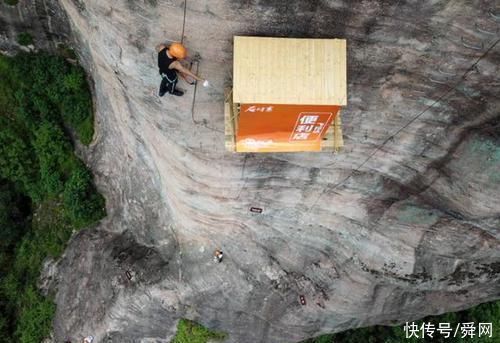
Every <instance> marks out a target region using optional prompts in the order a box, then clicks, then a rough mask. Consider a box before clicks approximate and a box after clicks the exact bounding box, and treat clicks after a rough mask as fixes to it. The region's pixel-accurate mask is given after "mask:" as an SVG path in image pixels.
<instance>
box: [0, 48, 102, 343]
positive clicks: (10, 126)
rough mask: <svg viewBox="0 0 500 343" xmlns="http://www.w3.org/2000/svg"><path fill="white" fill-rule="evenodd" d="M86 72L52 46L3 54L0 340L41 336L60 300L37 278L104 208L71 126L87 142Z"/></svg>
mask: <svg viewBox="0 0 500 343" xmlns="http://www.w3.org/2000/svg"><path fill="white" fill-rule="evenodd" d="M92 123H93V119H92V100H91V97H90V91H89V89H88V85H87V82H86V78H85V74H84V73H83V71H82V69H81V68H80V67H78V66H74V65H71V64H69V63H67V62H66V61H65V60H64V59H63V58H60V57H57V56H51V55H47V54H21V55H18V56H16V57H15V58H9V57H5V56H2V55H0V313H1V314H2V315H1V316H0V343H3V342H22V343H39V342H41V341H42V340H43V338H44V337H46V336H47V335H48V334H49V331H50V328H51V322H52V317H53V315H54V311H55V305H54V304H53V302H52V300H51V299H50V298H46V297H44V296H42V295H41V294H40V292H39V291H38V289H37V281H38V278H39V274H40V269H41V268H42V265H43V262H44V260H45V259H46V258H47V257H49V256H50V257H57V256H59V255H60V254H61V253H62V252H63V250H64V247H65V245H66V242H67V241H68V239H69V238H70V236H71V234H72V232H73V231H74V230H76V229H78V228H81V227H84V226H86V225H90V224H92V223H95V222H96V221H98V220H99V219H100V218H102V217H103V216H104V215H105V212H104V207H105V206H104V199H103V198H102V196H101V195H100V194H99V193H98V192H97V191H96V189H95V187H94V184H93V180H92V175H91V174H90V172H89V171H88V170H87V168H86V167H85V165H84V164H83V163H82V162H81V161H80V160H79V159H78V158H77V157H76V156H75V154H74V152H73V147H72V142H71V139H70V135H69V133H70V132H75V133H76V135H77V136H78V137H80V138H81V139H82V140H83V143H86V144H88V143H89V142H90V141H91V139H92V135H93V125H92Z"/></svg>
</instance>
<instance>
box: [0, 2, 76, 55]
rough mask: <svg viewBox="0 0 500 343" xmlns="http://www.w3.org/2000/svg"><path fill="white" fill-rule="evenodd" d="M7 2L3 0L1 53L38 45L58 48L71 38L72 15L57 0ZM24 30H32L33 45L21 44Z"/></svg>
mask: <svg viewBox="0 0 500 343" xmlns="http://www.w3.org/2000/svg"><path fill="white" fill-rule="evenodd" d="M6 2H7V1H4V0H2V1H0V53H6V54H11V53H14V52H16V51H18V50H19V49H23V50H32V49H34V48H37V49H44V50H49V51H55V50H56V49H57V48H58V47H62V46H60V44H64V43H66V42H67V41H68V39H69V36H70V33H71V32H70V27H69V22H68V18H67V16H66V13H65V11H64V10H63V9H62V8H61V6H60V4H59V2H58V1H57V0H21V1H19V3H18V4H17V5H15V6H14V5H7V3H6ZM20 33H28V34H30V35H31V36H32V37H33V45H32V46H30V47H22V46H20V45H19V44H18V42H17V36H18V35H19V34H20Z"/></svg>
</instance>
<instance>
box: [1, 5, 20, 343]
mask: <svg viewBox="0 0 500 343" xmlns="http://www.w3.org/2000/svg"><path fill="white" fill-rule="evenodd" d="M3 2H5V3H6V4H7V5H11V6H16V5H17V4H18V3H19V0H3ZM0 342H1V341H0Z"/></svg>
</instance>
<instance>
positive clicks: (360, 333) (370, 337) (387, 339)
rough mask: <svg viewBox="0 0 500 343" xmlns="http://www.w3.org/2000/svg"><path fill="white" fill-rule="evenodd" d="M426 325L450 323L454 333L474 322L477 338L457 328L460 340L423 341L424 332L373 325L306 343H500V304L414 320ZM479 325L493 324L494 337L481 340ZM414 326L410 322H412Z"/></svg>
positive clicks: (457, 338)
mask: <svg viewBox="0 0 500 343" xmlns="http://www.w3.org/2000/svg"><path fill="white" fill-rule="evenodd" d="M423 323H432V324H433V325H434V328H436V329H437V328H438V327H439V323H450V327H451V328H453V330H455V329H456V328H457V325H459V324H461V323H474V326H475V327H476V331H475V336H474V337H473V338H470V337H465V338H462V337H461V329H460V328H459V329H458V332H457V337H453V334H454V331H452V332H451V334H450V337H449V338H445V336H442V335H440V333H439V332H438V331H437V330H436V331H435V332H434V335H433V336H434V339H430V338H429V337H428V336H426V339H422V338H421V337H422V335H421V333H419V337H420V338H415V337H411V338H406V333H405V330H404V325H402V326H394V327H391V326H372V327H367V328H361V329H354V330H348V331H344V332H340V333H338V334H334V335H325V336H321V337H317V338H314V339H310V340H307V341H304V342H303V343H359V342H366V343H400V342H408V343H417V342H438V343H454V342H477V343H500V333H499V332H498V330H499V328H500V301H497V302H490V303H485V304H481V305H478V306H476V307H473V308H471V309H468V310H465V311H461V312H454V313H445V314H443V315H441V316H431V317H427V318H424V319H422V320H419V321H415V324H416V325H417V326H418V327H419V328H421V326H422V324H423ZM479 323H492V326H493V335H492V337H491V338H490V337H485V336H484V335H483V336H482V337H480V338H479V337H478V333H479V332H478V325H479ZM409 324H411V322H410V323H409Z"/></svg>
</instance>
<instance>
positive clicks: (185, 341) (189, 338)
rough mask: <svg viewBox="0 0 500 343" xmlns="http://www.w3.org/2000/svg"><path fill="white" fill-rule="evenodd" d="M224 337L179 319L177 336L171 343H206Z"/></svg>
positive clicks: (221, 334)
mask: <svg viewBox="0 0 500 343" xmlns="http://www.w3.org/2000/svg"><path fill="white" fill-rule="evenodd" d="M225 337H226V335H225V334H223V333H219V332H213V331H210V330H208V329H206V328H205V327H203V326H201V325H200V324H197V323H195V322H192V321H190V320H187V319H181V320H180V321H179V324H178V325H177V334H176V335H175V337H174V339H173V341H172V342H171V343H207V342H208V341H209V340H220V339H223V338H225Z"/></svg>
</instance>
